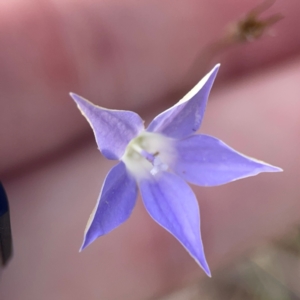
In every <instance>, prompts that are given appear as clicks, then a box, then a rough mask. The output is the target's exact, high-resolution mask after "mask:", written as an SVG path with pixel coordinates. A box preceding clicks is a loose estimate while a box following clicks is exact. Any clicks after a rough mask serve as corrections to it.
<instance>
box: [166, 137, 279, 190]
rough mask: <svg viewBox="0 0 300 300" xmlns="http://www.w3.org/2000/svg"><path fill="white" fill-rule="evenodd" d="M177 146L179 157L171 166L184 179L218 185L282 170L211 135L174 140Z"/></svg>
mask: <svg viewBox="0 0 300 300" xmlns="http://www.w3.org/2000/svg"><path fill="white" fill-rule="evenodd" d="M174 146H175V149H176V151H177V159H176V160H174V161H173V164H172V165H171V166H170V167H171V168H172V170H173V171H174V172H175V173H176V174H178V175H179V176H181V177H182V178H183V179H185V180H187V181H189V182H191V183H194V184H197V185H200V186H216V185H220V184H224V183H228V182H231V181H234V180H237V179H241V178H245V177H249V176H254V175H257V174H259V173H261V172H280V171H282V170H281V169H280V168H277V167H274V166H271V165H269V164H267V163H264V162H262V161H259V160H256V159H253V158H250V157H247V156H245V155H243V154H241V153H239V152H237V151H235V150H234V149H232V148H230V147H229V146H227V145H226V144H225V143H223V142H222V141H220V140H219V139H217V138H214V137H212V136H208V135H202V134H199V135H192V136H190V137H188V138H186V139H183V140H178V141H175V143H174Z"/></svg>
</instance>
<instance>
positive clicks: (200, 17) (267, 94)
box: [0, 0, 300, 300]
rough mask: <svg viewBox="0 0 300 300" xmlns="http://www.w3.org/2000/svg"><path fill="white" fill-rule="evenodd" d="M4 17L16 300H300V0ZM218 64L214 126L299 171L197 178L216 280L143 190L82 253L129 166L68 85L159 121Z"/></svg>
mask: <svg viewBox="0 0 300 300" xmlns="http://www.w3.org/2000/svg"><path fill="white" fill-rule="evenodd" d="M0 15H1V16H0V24H1V25H0V87H1V88H0V125H1V126H0V137H1V144H0V179H1V181H2V182H3V185H4V186H5V188H6V192H7V196H8V199H9V201H10V218H11V227H12V233H13V242H14V255H13V258H12V259H11V261H10V263H9V264H8V265H7V267H6V268H5V269H4V270H3V271H2V274H1V278H0V299H1V300H2V299H3V300H16V299H22V300H23V299H24V300H27V299H28V300H29V299H30V300H35V299H43V300H48V299H58V300H64V299H72V300H77V299H78V300H82V299H90V300H94V299H101V300H102V299H104V300H110V299H116V300H118V299H122V300H123V299H131V300H135V299H136V300H143V299H164V300H173V299H176V300H180V299H187V300H189V299H300V289H299V284H298V283H299V281H300V246H299V245H300V234H299V225H300V185H299V181H300V159H299V153H300V151H299V149H300V121H299V120H300V118H299V112H300V85H299V78H300V36H299V25H300V21H299V15H300V2H299V1H298V0H278V1H276V2H274V1H265V2H264V1H253V0H252V1H248V0H245V1H237V0H228V1H221V0H179V1H176V2H174V1H170V0H165V1H156V0H152V1H150V0H149V1H148V0H145V1H137V0H110V1H108V0H86V1H83V0H28V1H26V2H24V1H20V0H13V1H9V2H8V1H5V2H4V1H2V2H1V3H0ZM219 62H220V63H221V69H220V72H219V75H218V78H217V80H216V82H215V85H214V87H213V90H212V93H211V97H210V100H209V104H208V107H207V112H206V116H205V120H204V123H203V126H202V128H201V132H205V133H206V134H211V135H213V136H216V137H218V138H220V139H222V140H224V141H225V142H226V143H228V144H229V145H230V146H232V147H234V148H235V149H237V150H238V151H240V152H242V153H245V154H247V155H249V156H252V157H256V158H258V159H261V160H264V161H266V162H268V163H270V164H273V165H276V166H279V167H281V168H283V169H284V172H283V173H278V174H261V175H259V176H257V177H253V178H249V179H245V180H241V181H237V182H233V183H230V184H228V185H224V186H220V187H215V188H201V187H193V190H194V191H195V193H196V195H197V198H198V200H199V205H200V209H201V217H202V219H201V231H202V235H203V240H204V247H205V252H206V255H207V259H208V262H209V265H210V266H211V269H212V275H213V277H212V279H209V278H204V274H203V272H202V271H201V270H200V269H199V268H198V266H197V265H196V264H195V262H194V261H193V260H192V259H191V258H190V257H189V255H188V254H187V253H186V251H185V250H184V249H182V247H181V245H180V244H179V243H178V242H177V241H175V239H173V237H171V236H170V235H169V234H168V233H166V232H164V231H163V230H162V229H161V228H160V227H159V226H157V225H156V224H155V223H154V222H153V221H152V220H151V219H150V217H149V216H148V215H147V214H146V213H145V211H144V208H143V206H142V204H141V201H138V202H139V203H138V204H137V207H136V209H135V210H134V212H133V215H132V217H131V218H130V219H129V220H128V221H127V222H126V223H125V224H123V225H122V226H121V227H120V228H118V229H116V230H115V231H113V232H112V233H111V234H110V235H108V236H105V237H102V238H101V239H98V240H97V241H96V242H95V243H94V244H93V245H91V246H90V247H88V248H87V249H86V250H85V251H83V252H82V253H80V254H79V253H78V249H79V247H80V245H81V241H82V235H83V231H84V228H85V224H86V221H87V219H88V217H89V214H90V213H91V211H92V208H93V207H94V205H95V203H96V199H97V196H98V194H99V191H100V188H101V185H102V182H103V180H104V178H105V175H106V173H107V172H108V170H109V169H110V168H111V166H112V165H113V164H114V162H111V161H106V160H105V159H103V158H102V156H101V154H100V153H99V152H98V150H97V149H96V144H95V142H94V139H93V134H92V131H91V130H90V128H89V125H88V123H87V122H86V121H85V120H84V118H82V116H81V114H80V113H79V112H78V110H77V108H76V106H75V105H74V103H73V102H72V100H71V99H70V97H69V96H68V93H69V92H71V91H72V92H75V93H77V94H79V95H82V96H84V97H85V98H87V99H89V100H91V101H92V102H93V103H96V104H98V105H101V106H103V107H107V108H111V109H128V110H132V111H135V112H137V113H139V114H140V115H141V116H142V117H143V118H144V119H145V120H146V123H147V122H148V121H149V120H151V119H152V118H153V117H154V116H155V115H156V114H157V113H158V112H160V111H162V110H163V109H166V108H167V107H169V106H170V105H172V104H174V103H176V102H177V101H178V100H179V99H180V98H181V97H182V96H183V95H184V94H185V93H187V92H188V91H189V90H190V89H191V88H192V87H193V85H194V84H195V83H197V82H198V81H199V80H200V79H201V78H202V77H203V76H204V75H205V74H206V73H207V71H209V70H210V68H211V67H212V66H213V65H215V64H216V63H219ZM139 200H140V199H139Z"/></svg>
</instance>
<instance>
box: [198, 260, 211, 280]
mask: <svg viewBox="0 0 300 300" xmlns="http://www.w3.org/2000/svg"><path fill="white" fill-rule="evenodd" d="M204 259H205V258H204ZM196 262H197V264H198V265H199V266H200V267H201V269H202V270H203V271H204V273H205V274H206V275H207V276H208V277H211V272H210V269H209V266H208V263H207V261H206V260H205V261H204V262H203V261H202V262H200V261H199V260H198V259H196Z"/></svg>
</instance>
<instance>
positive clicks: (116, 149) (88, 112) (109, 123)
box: [70, 93, 144, 159]
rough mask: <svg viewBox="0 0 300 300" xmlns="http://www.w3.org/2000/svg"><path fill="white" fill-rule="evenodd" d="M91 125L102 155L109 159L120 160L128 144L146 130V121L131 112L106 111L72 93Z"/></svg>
mask: <svg viewBox="0 0 300 300" xmlns="http://www.w3.org/2000/svg"><path fill="white" fill-rule="evenodd" d="M70 95H71V97H72V98H73V100H74V101H75V102H76V104H77V106H78V108H79V109H80V111H81V112H82V114H83V115H84V116H85V117H86V119H87V121H88V122H89V123H90V125H91V127H92V129H93V131H94V135H95V138H96V142H97V145H98V148H99V150H100V151H101V153H102V154H103V155H104V156H105V157H106V158H108V159H120V158H121V157H122V155H123V154H124V151H125V148H126V146H127V144H128V143H129V142H130V141H131V140H132V139H133V138H134V137H136V136H137V135H138V134H139V133H140V132H141V131H142V130H143V129H144V121H143V120H142V119H141V118H140V116H139V115H138V114H136V113H134V112H131V111H124V110H113V109H106V108H102V107H100V106H97V105H94V104H92V103H91V102H89V101H88V100H86V99H84V98H82V97H80V96H78V95H76V94H73V93H71V94H70Z"/></svg>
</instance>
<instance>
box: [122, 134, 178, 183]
mask: <svg viewBox="0 0 300 300" xmlns="http://www.w3.org/2000/svg"><path fill="white" fill-rule="evenodd" d="M172 141H173V140H172V139H171V138H168V137H166V136H164V135H161V134H158V133H153V132H146V131H144V132H142V133H141V134H140V135H138V136H137V137H136V138H134V139H132V140H131V141H130V143H129V144H128V145H127V147H126V150H125V153H124V155H123V157H122V158H121V160H122V161H123V162H124V163H125V165H126V167H127V169H128V170H129V171H130V172H131V173H132V174H133V175H134V177H135V178H136V179H137V180H139V179H141V178H145V177H148V176H150V175H153V176H155V175H156V174H158V173H160V172H161V171H166V170H168V168H169V165H170V163H171V161H172V160H173V159H174V153H175V151H174V148H173V147H172Z"/></svg>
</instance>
